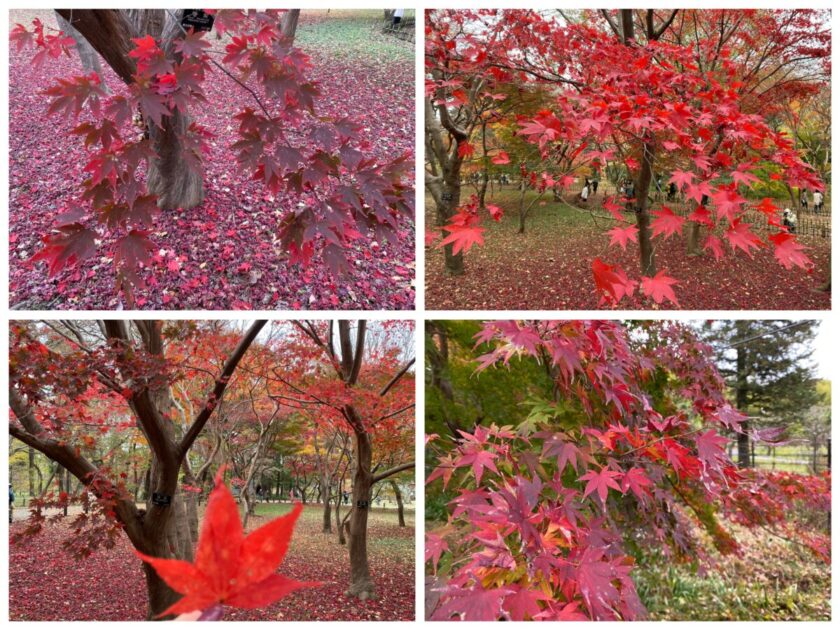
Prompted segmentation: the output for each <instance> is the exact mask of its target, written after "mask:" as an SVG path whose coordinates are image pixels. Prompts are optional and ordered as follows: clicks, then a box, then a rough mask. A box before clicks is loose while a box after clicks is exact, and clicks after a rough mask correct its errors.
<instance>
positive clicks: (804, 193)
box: [799, 188, 808, 210]
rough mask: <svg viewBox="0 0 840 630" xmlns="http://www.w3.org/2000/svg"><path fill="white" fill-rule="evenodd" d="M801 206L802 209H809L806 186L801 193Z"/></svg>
mask: <svg viewBox="0 0 840 630" xmlns="http://www.w3.org/2000/svg"><path fill="white" fill-rule="evenodd" d="M799 207H800V208H801V209H802V210H807V209H808V191H807V190H805V189H804V188H803V189H802V191H801V192H800V193H799Z"/></svg>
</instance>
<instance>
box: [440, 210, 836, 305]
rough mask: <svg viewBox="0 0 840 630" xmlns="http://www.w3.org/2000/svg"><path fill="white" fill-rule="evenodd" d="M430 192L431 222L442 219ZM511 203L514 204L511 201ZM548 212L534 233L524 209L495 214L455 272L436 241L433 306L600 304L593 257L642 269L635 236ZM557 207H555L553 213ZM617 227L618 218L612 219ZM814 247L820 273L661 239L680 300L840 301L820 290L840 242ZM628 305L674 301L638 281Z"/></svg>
mask: <svg viewBox="0 0 840 630" xmlns="http://www.w3.org/2000/svg"><path fill="white" fill-rule="evenodd" d="M429 206H430V204H429V203H428V202H427V211H426V225H429V226H431V225H434V216H433V215H432V213H431V211H430V207H429ZM506 210H507V209H506ZM540 211H541V212H544V213H545V214H544V216H542V217H541V218H540V219H539V222H538V223H537V225H536V226H535V225H534V221H533V220H532V219H529V220H528V221H529V223H528V226H527V227H526V233H525V234H517V233H516V229H517V219H516V216H515V211H509V212H508V214H506V216H505V217H504V219H503V220H502V222H501V223H500V224H492V222H490V221H485V225H486V226H487V228H488V229H487V232H486V233H485V244H484V245H483V246H478V247H474V248H472V249H471V250H470V251H469V253H467V255H466V256H465V257H464V266H465V269H466V273H465V274H464V275H463V276H458V277H452V276H449V275H448V274H447V273H446V271H445V269H444V266H443V252H442V250H440V249H436V248H435V247H434V246H432V247H430V248H427V249H426V281H425V287H426V308H428V309H433V310H455V309H468V310H484V309H486V310H507V309H513V310H595V309H603V308H609V306H608V305H607V306H605V305H603V304H599V298H598V295H597V294H596V293H595V288H594V287H595V284H594V281H593V278H592V260H593V259H594V258H595V257H596V256H600V257H601V258H602V259H603V260H604V261H605V262H608V263H609V264H619V265H621V266H622V267H623V268H624V269H626V270H627V271H628V272H629V273H630V275H631V276H634V275H638V273H637V272H638V269H639V262H638V248H637V247H636V246H635V244H633V243H630V245H629V246H628V247H627V250H626V251H624V252H622V251H621V249H619V248H617V247H609V248H608V247H607V245H608V243H609V237H608V236H607V235H605V234H604V231H605V229H606V228H603V226H602V227H601V229H599V228H598V227H596V226H594V225H593V224H592V223H591V221H588V215H586V216H587V220H586V221H583V220H574V221H571V222H570V221H567V220H566V218H565V217H564V216H563V215H559V214H557V215H556V218H555V216H554V215H550V214H549V213H551V212H552V211H551V209H550V208H545V209H541V210H540ZM546 215H548V216H546ZM607 227H609V226H607ZM799 240H800V242H802V244H803V245H805V246H806V247H808V248H809V249H808V251H807V253H808V256H809V257H810V258H811V259H812V260H813V261H814V263H815V267H814V269H813V270H812V271H811V272H810V273H805V272H803V271H802V270H801V269H799V268H795V269H793V270H790V271H788V270H785V269H784V268H783V267H782V266H781V265H779V264H778V263H777V262H776V260H775V259H774V257H773V253H772V251H771V250H770V248H764V249H762V250H761V251H759V252H758V253H756V254H755V256H754V258H749V257H748V256H746V255H744V254H742V253H740V252H739V253H732V252H731V251H728V252H727V256H726V258H724V259H723V260H721V261H719V262H715V260H714V258H712V257H711V256H710V255H702V256H686V255H685V240H684V238H677V237H672V238H670V239H667V240H665V241H664V242H663V241H661V240H659V242H658V243H657V248H656V264H657V267H658V269H660V270H667V271H668V275H669V276H672V277H674V278H677V279H678V280H679V281H680V284H679V285H677V286H676V287H675V293H676V295H677V300H678V301H679V303H680V307H681V308H682V309H689V310H707V309H708V310H824V309H830V308H831V294H830V293H826V292H824V291H820V290H818V289H819V287H820V286H821V285H823V284H824V283H825V281H826V279H827V278H828V277H829V269H830V265H831V257H830V242H829V240H828V239H824V238H818V237H800V239H799ZM619 308H621V309H622V310H635V309H642V310H655V309H666V308H667V309H669V310H670V309H672V308H674V307H673V305H671V304H670V303H665V304H662V305H658V306H657V305H656V304H655V303H653V301H651V300H648V299H645V298H644V297H643V296H641V295H640V294H639V292H638V291H637V293H636V295H635V300H626V299H625V300H624V301H623V302H622V303H621V304H620V306H619Z"/></svg>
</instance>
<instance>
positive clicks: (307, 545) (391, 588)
mask: <svg viewBox="0 0 840 630" xmlns="http://www.w3.org/2000/svg"><path fill="white" fill-rule="evenodd" d="M320 516H321V515H320V509H319V508H317V507H311V508H307V509H306V510H305V511H304V514H303V516H301V518H300V520H299V521H298V524H297V526H296V528H295V533H294V536H293V537H292V544H291V547H290V548H289V552H288V555H287V556H286V559H285V560H284V561H283V564H282V565H281V566H280V573H282V574H283V575H286V576H288V577H291V578H294V579H296V580H301V581H317V582H321V583H322V585H321V586H320V587H317V588H311V589H304V590H302V591H298V592H296V593H292V594H291V595H289V596H288V597H285V598H284V599H281V600H280V601H279V602H277V603H275V604H273V605H272V606H269V607H268V608H265V609H260V610H234V609H226V610H225V617H224V618H225V619H226V620H236V621H259V620H262V621H293V620H294V621H311V620H322V621H323V620H329V621H333V620H344V621H356V620H370V621H400V620H413V619H414V575H415V574H414V558H415V556H414V522H413V519H412V518H410V515H409V518H408V519H407V521H408V522H407V525H408V526H407V527H404V528H400V527H397V524H396V520H397V517H396V514H395V513H392V512H388V513H377V512H373V513H372V515H371V523H370V527H369V538H368V553H369V559H370V565H371V572H372V573H373V576H374V582H375V585H376V599H373V600H368V601H365V602H360V601H359V600H358V599H355V598H350V597H345V596H344V591H345V589H346V588H347V585H348V584H349V579H350V568H349V561H348V560H347V548H346V547H343V546H340V545H339V544H338V542H337V539H336V535H335V534H332V535H330V534H323V533H321V531H320V523H321V521H320ZM261 524H262V521H261V519H259V518H257V519H253V520H252V522H251V524H250V525H249V529H251V528H255V527H258V526H259V525H261ZM22 528H23V524H22V523H18V524H15V525H13V526H12V532H15V531H17V530H19V529H22ZM69 535H70V530H69V528H68V527H67V525H66V524H64V523H54V524H51V525H49V526H48V529H46V530H45V531H44V532H42V533H41V534H39V535H37V536H35V537H33V538H30V539H26V540H23V541H19V542H17V543H14V544H11V543H10V545H9V618H10V619H11V620H12V621H21V620H27V621H57V620H62V621H66V620H75V621H132V620H139V621H142V620H144V619H145V616H146V601H147V600H146V588H145V583H144V579H143V571H142V568H141V566H142V565H141V563H140V561H139V560H138V559H137V558H136V557H135V556H134V554H133V553H132V551H131V545H130V543H129V542H128V539H127V538H125V537H121V538H120V539H119V541H118V544H117V546H116V547H115V548H114V549H110V550H98V551H96V552H94V554H93V555H92V556H90V557H89V558H86V559H83V560H77V559H75V558H73V557H72V556H71V555H70V554H69V553H67V552H66V551H65V550H64V549H63V548H62V541H64V540H65V539H66V538H67V536H69Z"/></svg>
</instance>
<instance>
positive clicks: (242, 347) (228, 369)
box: [177, 319, 267, 459]
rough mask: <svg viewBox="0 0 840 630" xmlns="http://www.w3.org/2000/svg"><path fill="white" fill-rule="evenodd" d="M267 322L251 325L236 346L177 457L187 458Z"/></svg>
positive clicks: (260, 321) (258, 321)
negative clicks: (232, 377)
mask: <svg viewBox="0 0 840 630" xmlns="http://www.w3.org/2000/svg"><path fill="white" fill-rule="evenodd" d="M266 323H267V322H266V320H264V319H258V320H256V321H255V322H254V323H252V324H251V327H250V328H249V329H248V331H247V332H246V333H245V335H244V336H243V337H242V339H240V340H239V344H238V345H237V346H236V349H235V350H234V351H233V354H231V355H230V357H228V360H227V361H225V365H224V367H223V368H222V373H221V374H220V375H219V378H217V379H216V385H215V387H214V388H213V391H212V392H211V393H210V395H209V396H208V397H207V401H206V403H205V404H204V405H203V406H202V408H201V411H200V412H199V413H198V415H197V416H196V417H195V419H194V420H193V423H192V425H190V428H189V429H188V430H187V433H186V434H185V435H184V438H183V439H182V440H181V443H180V444H179V445H178V448H177V455H178V458H179V459H180V458H183V457H185V456H186V454H187V451H189V450H190V447H191V446H192V444H193V442H195V439H196V438H197V437H198V434H199V433H201V430H202V429H203V428H204V425H205V424H207V421H208V420H209V419H210V416H211V415H213V410H215V409H216V407H217V406H218V404H219V401H221V399H222V396H223V395H224V393H225V389H227V386H228V382H229V381H230V377H231V376H233V373H234V372H235V371H236V367H237V366H238V365H239V362H240V361H241V360H242V357H244V356H245V353H246V352H247V351H248V348H250V347H251V344H252V343H254V340H255V339H256V338H257V335H258V334H259V333H260V331H261V330H262V329H263V327H264V326H265V325H266Z"/></svg>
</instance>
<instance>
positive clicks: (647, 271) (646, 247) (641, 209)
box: [635, 137, 656, 277]
mask: <svg viewBox="0 0 840 630" xmlns="http://www.w3.org/2000/svg"><path fill="white" fill-rule="evenodd" d="M642 146H643V152H644V154H643V156H642V165H641V168H640V169H639V178H638V180H637V183H636V207H635V209H636V225H637V227H638V228H639V263H640V264H641V267H642V275H644V276H648V277H653V276H655V275H656V261H655V259H654V255H653V242H652V240H651V230H650V213H649V212H648V192H649V190H650V182H651V180H652V178H653V159H654V152H655V151H656V141H655V140H654V138H653V137H651V138H649V139H648V140H647V141H645V143H644V144H643V145H642Z"/></svg>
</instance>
